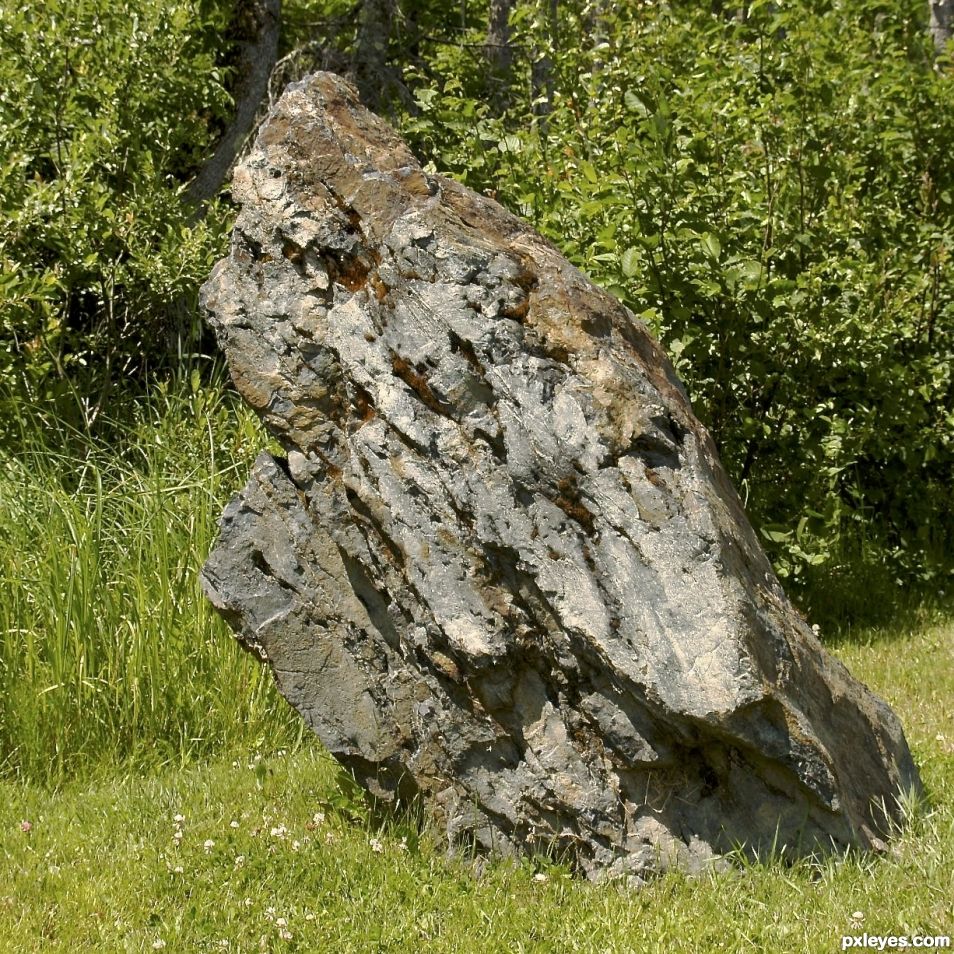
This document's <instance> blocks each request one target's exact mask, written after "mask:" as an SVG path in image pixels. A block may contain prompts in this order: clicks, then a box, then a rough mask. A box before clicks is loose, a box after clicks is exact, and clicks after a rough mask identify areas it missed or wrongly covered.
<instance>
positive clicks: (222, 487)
mask: <svg viewBox="0 0 954 954" xmlns="http://www.w3.org/2000/svg"><path fill="white" fill-rule="evenodd" d="M198 378H199V375H198V373H195V374H193V375H192V376H191V377H186V378H185V379H184V380H181V381H179V382H177V383H173V384H172V385H170V386H166V387H160V388H159V389H158V390H157V391H156V392H155V393H154V394H153V396H152V397H149V398H136V399H130V400H129V402H128V403H126V404H122V403H117V405H116V413H120V412H121V418H120V419H118V420H115V419H114V420H112V421H100V422H99V426H98V428H97V433H98V436H93V435H91V434H90V433H89V432H84V431H82V430H79V431H77V430H71V429H70V428H68V427H66V426H65V425H63V424H61V423H60V422H59V421H58V420H56V419H55V418H51V417H50V415H49V414H48V413H47V412H46V410H45V409H44V408H38V407H35V406H34V407H31V406H24V405H22V404H21V405H20V414H19V417H18V418H17V419H16V421H15V425H14V426H15V427H16V429H17V433H16V439H15V440H14V441H13V442H12V444H11V445H10V448H9V449H0V776H3V775H7V776H9V775H15V776H18V777H24V778H28V779H32V780H35V781H39V782H43V783H47V782H57V781H59V780H62V779H63V778H67V777H69V776H71V775H75V774H76V773H77V772H82V771H84V770H86V769H87V768H88V767H89V766H95V765H98V764H102V763H103V761H104V760H108V761H114V762H115V761H125V762H129V761H132V762H135V763H138V764H150V763H151V764H156V763H157V762H167V761H171V762H177V761H179V760H180V759H184V758H187V757H190V756H192V757H195V756H198V755H202V754H204V753H208V752H211V751H215V750H220V749H221V748H223V747H225V746H229V745H243V744H244V745H254V744H256V740H261V739H263V738H269V739H271V740H272V742H273V743H275V744H281V743H282V742H283V741H284V742H285V743H286V744H287V742H288V740H289V739H293V738H294V735H295V733H296V731H297V729H296V726H297V725H298V724H299V723H300V720H298V718H297V717H295V716H294V715H293V714H292V713H291V711H290V710H289V709H287V707H286V705H285V703H284V702H283V701H282V700H281V699H279V697H278V694H277V691H276V690H275V687H274V685H273V679H272V676H271V673H270V672H268V670H267V669H266V668H265V667H263V666H261V665H260V663H259V662H258V661H257V660H255V659H252V658H251V657H249V656H247V655H246V654H245V653H243V652H241V651H240V650H239V648H238V647H237V645H236V644H235V642H234V640H233V639H232V638H231V637H230V635H229V632H228V627H227V626H226V625H225V624H224V623H223V622H222V620H221V619H219V617H218V616H217V615H216V614H215V613H214V612H213V610H212V608H211V607H210V606H209V604H208V602H207V600H206V599H205V597H204V596H203V595H202V594H201V592H200V591H199V584H198V578H197V577H198V569H199V567H200V566H201V564H202V562H203V560H204V559H205V557H206V555H207V553H208V550H209V548H210V546H211V542H212V538H213V537H214V535H215V533H216V521H217V520H218V516H219V514H220V513H221V510H222V507H223V506H224V504H225V502H226V500H227V499H228V496H229V495H230V493H231V492H232V491H234V490H235V489H236V487H237V485H239V484H240V483H241V482H243V481H244V480H245V476H246V474H247V472H248V468H249V466H250V464H251V462H252V460H253V459H254V457H255V455H256V453H257V451H258V449H259V448H260V447H261V446H262V445H263V443H264V440H265V439H264V436H263V434H262V432H261V430H260V428H259V427H258V425H257V423H256V422H255V421H254V418H253V417H252V415H251V412H248V411H243V410H242V409H241V408H240V407H238V406H237V402H236V401H235V400H234V399H227V398H226V397H225V396H224V394H223V391H222V390H221V389H220V388H207V387H204V386H202V385H201V384H200V383H199V380H198ZM120 435H122V437H123V439H121V440H120V439H119V437H120Z"/></svg>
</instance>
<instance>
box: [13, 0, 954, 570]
mask: <svg viewBox="0 0 954 954" xmlns="http://www.w3.org/2000/svg"><path fill="white" fill-rule="evenodd" d="M617 6H619V5H610V4H605V3H602V2H599V0H590V2H587V0H559V2H558V3H557V2H554V0H533V2H527V0H524V2H517V0H481V2H478V0H460V2H459V3H455V4H452V5H449V4H447V3H445V2H437V0H361V2H351V0H285V3H284V5H283V7H282V9H281V26H282V37H281V45H280V46H279V45H278V38H277V33H276V29H275V26H276V24H277V22H278V12H279V11H278V0H244V2H243V3H239V4H233V3H231V2H227V0H148V2H145V3H136V4H132V3H127V2H124V0H70V2H68V3H67V2H66V0H44V2H43V3H42V4H41V3H26V4H21V5H19V6H18V7H16V8H13V7H11V6H10V5H7V6H6V7H4V8H3V9H2V10H0V45H2V49H3V53H4V55H3V56H2V57H0V302H2V311H0V315H2V318H0V320H2V336H3V340H2V346H0V379H2V381H3V382H4V384H5V387H6V389H7V390H11V389H14V390H19V391H20V392H22V391H23V390H24V389H25V390H27V391H29V392H30V393H32V394H33V396H34V398H39V399H42V400H45V401H48V402H49V401H54V402H56V401H59V402H60V408H61V410H62V409H64V408H74V407H76V406H77V401H78V403H79V405H80V406H81V407H82V408H84V409H85V410H84V413H85V414H86V416H87V417H95V415H96V412H97V410H98V408H100V407H101V406H103V404H104V403H105V402H106V401H108V395H109V393H110V391H109V388H111V387H114V386H115V385H116V382H117V381H118V380H120V379H122V378H123V377H129V376H132V377H134V378H136V380H142V378H143V374H144V372H145V370H146V369H149V368H153V369H155V368H159V367H162V366H166V367H168V366H170V365H175V364H176V363H177V362H178V361H179V357H180V355H182V354H187V353H191V352H194V351H195V349H196V348H197V347H199V348H206V349H207V348H208V347H209V346H210V345H209V343H208V342H204V343H203V341H202V339H201V335H200V330H201V326H200V322H199V316H198V315H197V313H196V310H195V293H196V289H197V287H198V285H199V284H200V282H201V280H202V279H203V278H204V276H205V274H206V273H207V272H208V270H209V268H210V266H211V264H212V262H213V261H214V259H215V258H216V257H217V256H218V255H219V254H221V252H222V250H223V248H224V245H225V242H226V237H227V232H228V226H229V222H230V217H231V215H232V209H231V208H230V206H229V204H228V197H227V193H226V195H225V197H224V200H220V199H217V198H215V192H216V183H217V182H219V181H221V176H222V173H223V171H224V170H225V169H227V168H228V166H229V165H230V163H231V158H232V157H233V156H234V154H235V152H236V151H237V150H238V149H240V148H241V143H242V141H243V139H244V133H245V130H246V129H247V128H249V126H250V125H251V117H253V116H254V114H255V109H254V108H252V107H253V106H254V104H255V103H256V101H257V100H262V99H265V98H266V97H265V92H266V87H267V88H268V89H267V91H268V92H269V93H270V94H271V95H277V93H278V91H279V90H280V88H281V86H282V84H283V82H285V81H286V80H288V79H293V78H296V76H297V75H300V74H301V73H302V72H304V71H307V70H309V69H313V68H331V69H335V70H338V71H340V72H347V73H350V74H351V76H352V77H353V78H354V79H355V81H356V82H357V84H358V86H359V88H360V89H361V91H362V94H363V95H364V96H365V98H366V99H367V100H368V101H369V102H370V103H372V104H373V105H375V107H376V108H378V109H380V110H382V111H386V112H388V113H389V114H390V115H391V116H392V118H393V119H394V121H395V122H396V123H398V124H399V125H400V126H401V127H402V128H403V130H404V131H405V134H406V135H407V136H408V137H409V139H410V140H411V143H412V145H413V147H414V148H415V149H416V150H417V151H418V153H420V154H421V155H422V156H424V157H425V158H428V159H429V160H430V161H431V162H432V163H433V166H434V168H435V169H437V170H439V171H441V172H445V173H449V174H451V175H454V176H457V177H458V178H460V179H462V180H463V181H465V182H466V183H467V184H469V185H471V186H472V187H474V188H477V189H479V190H483V191H488V192H490V193H492V194H494V195H496V196H497V197H498V198H499V199H500V201H502V202H503V203H504V204H505V205H507V206H508V207H509V208H511V209H513V210H514V211H516V212H518V213H520V214H522V215H524V216H526V217H527V218H529V219H530V220H532V221H533V222H534V224H535V225H536V226H537V227H538V228H539V229H540V230H542V231H543V232H544V233H545V234H547V235H549V236H550V237H551V238H552V239H553V240H554V241H555V242H557V243H558V244H559V245H560V246H561V247H562V248H563V249H564V250H565V251H566V252H567V253H568V254H569V255H570V256H571V257H572V259H573V260H574V261H575V262H576V263H577V264H578V265H579V266H580V267H581V268H584V269H585V270H587V271H588V272H590V274H592V276H593V277H594V278H595V279H596V280H597V281H599V282H601V283H603V284H605V285H607V286H609V287H611V288H612V289H613V291H614V292H615V293H616V294H617V295H618V296H619V297H620V298H621V299H623V300H624V301H625V302H626V303H627V304H628V305H629V306H630V307H631V308H632V309H633V310H634V311H635V312H636V313H637V314H638V315H640V316H641V317H642V319H643V320H645V321H647V322H648V323H649V324H650V325H651V326H652V327H653V329H654V330H655V331H656V333H657V334H658V335H659V336H660V337H661V338H662V340H663V341H664V343H665V344H666V346H667V347H668V348H669V351H670V354H671V355H672V357H673V360H674V361H675V362H676V365H677V367H678V370H679V373H680V374H681V375H682V377H683V379H684V380H685V381H686V383H687V386H688V388H689V391H690V394H691V396H692V398H693V403H694V406H695V408H696V410H697V413H698V414H699V415H700V417H702V419H703V420H704V421H705V422H706V423H707V424H708V426H709V427H710V429H711V430H712V432H713V435H714V437H715V438H716V440H717V442H718V443H719V446H720V448H721V451H722V453H723V456H724V457H725V460H726V463H727V465H728V467H729V469H730V471H731V472H732V474H733V476H734V478H735V479H736V481H737V483H738V484H739V485H740V487H741V489H742V492H743V496H744V497H745V498H746V501H747V505H748V507H749V510H750V513H751V514H752V516H753V519H754V520H755V522H756V523H757V525H759V526H760V527H761V529H762V532H763V535H764V536H765V538H766V542H767V545H768V546H769V547H770V548H771V550H772V551H773V555H774V558H775V560H776V563H777V565H778V566H779V568H780V569H781V570H782V572H788V573H790V574H793V575H799V574H804V573H806V572H809V571H810V568H811V567H813V566H820V567H824V568H825V571H826V572H828V571H829V570H830V569H831V568H832V567H834V566H838V565H841V564H845V563H848V562H849V561H850V560H852V559H854V558H855V557H856V556H857V553H858V551H859V550H860V549H863V550H864V551H865V552H866V553H868V554H869V555H874V558H876V559H877V561H879V562H881V563H883V564H884V565H887V566H890V567H891V571H892V573H897V574H902V575H904V576H905V578H909V577H910V576H917V577H921V578H932V576H935V575H937V574H939V573H941V572H942V569H943V567H944V566H945V565H946V564H945V559H946V557H945V554H946V553H949V551H950V543H951V535H952V517H951V515H952V513H954V499H952V486H951V481H950V474H951V472H952V463H954V460H952V434H954V391H952V384H951V365H952V360H951V359H952V356H951V351H952V332H954V304H952V296H951V289H952V277H954V276H952V267H954V266H952V259H951V246H952V241H954V222H952V214H954V199H952V196H954V182H952V175H954V170H952V168H951V164H950V156H951V155H952V154H954V108H952V106H954V103H952V96H954V92H952V89H954V80H952V77H951V75H950V73H949V70H948V66H947V63H948V61H947V60H946V59H945V58H944V56H941V57H940V58H938V56H937V54H938V52H942V51H941V48H940V47H938V48H937V49H935V45H934V44H935V41H936V40H937V38H938V36H939V34H938V32H937V31H938V29H939V28H940V27H941V26H943V23H944V22H945V21H944V15H946V12H947V13H949V11H948V10H947V6H948V5H946V0H941V2H938V0H933V2H932V4H931V6H930V9H925V7H924V5H923V2H915V0H863V2H861V3H857V2H852V3H849V2H847V0H794V2H793V3H791V4H773V3H769V2H762V0H755V2H753V3H751V4H748V5H745V6H738V5H722V6H721V7H720V8H717V5H715V4H713V5H711V6H706V5H699V4H694V3H689V2H688V0H671V2H669V3H661V4H650V3H632V4H626V5H621V6H622V8H621V9H617ZM931 17H933V20H931V19H930V18H931ZM947 22H948V24H949V20H948V21H947ZM932 23H933V28H932ZM932 29H933V33H932ZM276 56H277V57H278V60H277V63H276V66H275V67H274V68H273V69H269V70H266V69H265V67H266V66H268V67H271V64H272V61H273V60H274V59H275V57H276ZM266 73H270V77H269V78H268V80H267V81H266V80H265V79H264V77H265V74H266ZM250 104H251V106H250ZM259 108H261V107H259ZM190 196H191V197H192V198H193V199H198V200H200V202H201V208H202V210H203V211H204V213H205V214H204V215H201V216H198V215H197V214H196V206H195V203H194V202H190V201H189V197H190Z"/></svg>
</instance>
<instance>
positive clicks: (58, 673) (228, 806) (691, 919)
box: [0, 382, 954, 954]
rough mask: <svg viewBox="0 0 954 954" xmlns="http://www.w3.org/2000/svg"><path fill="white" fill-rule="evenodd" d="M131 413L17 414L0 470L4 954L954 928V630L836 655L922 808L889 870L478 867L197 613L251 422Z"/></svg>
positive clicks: (904, 629) (845, 645) (635, 943)
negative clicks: (357, 775) (898, 749)
mask: <svg viewBox="0 0 954 954" xmlns="http://www.w3.org/2000/svg"><path fill="white" fill-rule="evenodd" d="M117 417H119V418H121V420H119V421H117V422H116V424H117V426H116V427H112V428H107V429H105V430H104V431H103V436H101V437H99V438H96V437H91V436H90V435H89V434H87V433H85V432H81V431H66V430H64V429H63V428H62V426H60V425H56V424H55V422H54V423H50V422H47V427H46V429H45V431H42V430H40V429H38V428H37V426H36V424H37V420H38V418H37V417H36V416H35V415H34V414H32V412H31V413H30V414H28V413H26V412H24V413H23V414H22V415H21V417H20V418H19V426H20V431H21V439H20V441H19V445H18V446H17V449H16V451H12V450H10V451H7V452H4V453H3V455H2V457H0V576H2V579H0V587H2V590H0V638H2V644H0V720H2V721H0V752H2V758H3V764H2V772H0V952H6V951H10V952H15V954H20V952H29V951H47V950H52V951H56V950H64V951H66V950H69V951H71V952H81V951H90V952H94V951H95V952H100V951H105V952H111V951H152V950H154V949H162V948H161V947H159V948H156V947H155V946H154V945H157V944H159V943H160V942H164V943H165V949H166V950H168V951H218V950H228V951H232V952H236V951H243V952H256V951H262V950H265V951H329V952H347V951H362V952H363V951H412V952H415V951H419V950H426V951H461V952H467V951H475V950H478V951H484V950H485V951H540V952H543V951H547V952H549V951H592V952H606V951H634V952H635V951H640V952H642V951H657V950H658V951H667V952H668V951H685V952H698V951H757V950H791V951H812V952H813V951H820V952H824V951H836V950H840V949H841V937H842V935H843V934H850V935H860V934H862V933H864V932H867V933H869V934H896V935H914V934H922V935H923V934H932V935H936V934H952V933H954V617H952V616H951V615H950V614H949V613H945V612H944V611H942V610H938V609H934V610H931V611H924V610H921V611H917V612H916V611H914V609H911V610H910V611H909V612H908V613H907V615H906V616H905V617H904V618H905V619H906V620H907V622H906V624H903V625H902V624H900V623H898V615H897V614H895V615H894V616H892V617H891V620H890V624H889V625H886V626H884V627H882V628H880V629H878V628H868V629H857V628H856V629H853V630H849V629H847V628H845V629H842V630H841V632H840V634H838V635H837V636H836V637H835V638H834V639H832V641H831V645H832V646H833V647H834V651H835V652H836V653H837V654H838V655H839V656H841V657H842V658H843V659H844V660H845V661H846V662H847V663H848V664H849V666H850V667H851V668H852V670H853V671H854V672H855V673H856V674H857V675H858V676H859V677H860V678H862V679H863V680H864V681H866V682H867V683H868V684H869V685H871V686H872V688H874V689H875V690H876V691H877V692H879V693H880V694H882V695H883V696H884V697H885V698H887V699H888V701H889V702H890V703H891V704H892V705H893V706H894V707H895V708H896V710H897V711H898V713H899V714H900V716H901V718H902V720H903V722H904V724H905V727H906V729H907V733H908V738H909V741H910V742H911V744H912V747H913V749H914V752H915V756H916V758H917V760H918V762H919V764H920V766H921V768H922V772H923V776H924V780H925V783H926V786H927V789H928V796H929V804H928V806H927V808H926V809H924V810H922V811H921V812H920V813H919V814H917V815H916V816H915V817H914V818H913V820H912V822H911V824H910V825H909V826H908V827H907V828H906V829H905V830H904V831H903V832H901V833H900V834H899V835H898V836H897V837H896V838H895V839H893V840H892V841H891V843H890V846H889V850H888V851H887V853H886V854H884V855H882V856H864V857H849V858H846V859H828V860H825V861H821V862H815V863H812V862H807V861H806V862H801V863H797V864H795V865H794V866H791V867H786V866H784V865H782V864H766V865H756V866H753V865H742V866H741V867H740V868H738V869H733V870H731V871H729V872H727V873H712V874H710V875H708V876H706V877H703V878H697V879H688V878H685V877H683V876H680V875H678V874H671V875H667V876H665V877H662V878H660V879H659V880H657V881H655V882H653V883H651V884H649V885H648V886H646V887H645V888H643V889H641V890H638V891H634V890H629V889H625V888H623V887H621V886H616V885H606V886H601V887H595V886H592V885H588V884H585V883H581V882H580V881H578V880H575V879H572V878H570V877H569V876H568V875H567V873H566V872H565V871H564V870H562V869H560V868H557V867H550V866H547V865H544V864H541V863H536V864H535V863H531V862H524V863H522V864H509V863H495V864H491V865H487V866H483V867H481V868H480V869H479V870H478V869H477V868H475V867H474V866H472V865H471V864H469V863H467V862H466V861H449V860H448V859H446V858H445V856H444V853H443V850H442V849H441V846H440V844H439V840H438V839H437V838H435V837H432V835H431V834H430V833H429V832H428V831H427V830H425V831H424V832H423V833H421V832H419V831H418V830H417V829H416V828H415V827H414V826H413V825H411V824H410V822H408V821H402V820H400V819H398V820H391V821H389V822H384V823H381V822H380V821H375V820H374V819H373V818H372V817H371V815H370V814H369V813H368V811H367V810H366V808H365V807H364V805H363V802H362V801H361V800H360V799H359V798H357V797H356V796H354V795H353V794H352V793H350V792H349V789H348V786H347V784H346V783H345V782H344V780H343V779H342V776H341V774H340V773H339V772H338V771H337V769H336V768H335V766H334V765H333V763H332V762H331V761H330V760H329V758H328V757H327V756H326V755H325V754H323V753H322V752H321V751H320V749H319V747H318V746H317V744H316V743H313V742H310V741H308V740H307V739H305V740H301V739H300V737H299V731H298V720H297V719H296V718H294V717H293V716H291V715H290V714H289V712H288V710H287V707H285V706H284V704H283V703H282V702H281V700H280V699H278V697H277V695H276V693H275V691H274V688H273V686H272V684H271V679H270V677H267V675H266V674H265V673H264V672H263V670H262V669H261V668H260V667H259V665H258V664H257V663H256V662H255V660H253V659H252V658H251V657H249V656H247V655H245V654H242V653H241V652H240V651H239V650H238V649H237V648H236V647H235V643H234V641H233V640H232V639H231V638H230V636H229V634H228V632H227V629H226V627H225V626H224V625H222V624H221V623H220V622H219V621H218V620H217V619H216V618H215V617H214V615H213V614H212V613H211V612H210V611H209V609H208V607H207V606H206V605H205V603H204V601H203V600H202V598H201V595H200V594H199V592H198V589H197V586H196V579H195V577H196V570H197V568H198V566H199V565H200V563H201V560H202V558H203V557H204V554H205V553H206V551H207V549H208V546H209V544H210V541H211V537H212V534H213V533H214V524H215V519H216V517H217V516H218V514H219V512H220V510H221V507H222V505H223V504H224V501H225V499H226V498H227V497H228V495H229V494H230V493H231V492H232V491H233V490H234V488H235V487H237V486H238V485H239V484H241V482H242V481H243V480H244V477H245V473H246V471H247V468H248V466H249V464H250V462H251V459H252V458H253V457H254V455H255V453H256V452H257V450H258V448H259V447H260V446H262V444H263V443H264V439H263V437H262V434H261V432H260V430H259V429H258V428H257V426H256V425H255V424H254V422H253V421H252V420H251V419H250V418H249V416H248V415H247V414H246V413H245V412H242V411H241V410H240V409H238V408H236V407H234V406H232V404H231V402H230V400H228V399H227V398H226V397H225V396H224V394H223V392H222V391H221V390H219V389H216V388H212V389H208V388H203V387H200V386H199V385H198V384H197V383H191V384H190V383H188V382H186V383H184V384H180V385H179V386H176V387H173V388H170V389H166V390H164V391H160V392H158V393H157V394H156V395H154V396H153V397H152V398H151V399H149V400H140V401H136V402H133V403H132V404H131V405H130V406H129V407H128V408H126V409H124V410H123V411H122V413H121V414H117ZM120 424H121V425H122V427H121V428H120V427H119V425H120ZM119 435H124V438H123V440H121V441H120V442H119V443H117V437H118V436H119ZM177 816H184V817H183V819H182V820H181V821H177V820H176V818H177ZM233 822H234V823H235V824H234V826H233V824H232V823H233ZM177 831H178V832H181V836H180V837H176V832H177ZM856 913H860V915H861V917H855V916H854V915H855V914H856ZM279 919H284V920H283V921H280V920H279ZM285 935H290V936H285Z"/></svg>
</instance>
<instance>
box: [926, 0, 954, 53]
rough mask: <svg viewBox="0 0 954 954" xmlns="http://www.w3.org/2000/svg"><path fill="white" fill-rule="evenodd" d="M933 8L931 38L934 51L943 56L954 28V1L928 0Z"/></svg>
mask: <svg viewBox="0 0 954 954" xmlns="http://www.w3.org/2000/svg"><path fill="white" fill-rule="evenodd" d="M928 5H929V6H930V8H931V36H932V37H933V38H934V49H935V50H936V51H937V55H938V56H941V54H943V53H944V51H945V50H946V49H947V44H948V42H949V41H950V39H951V30H952V26H954V0H928Z"/></svg>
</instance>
